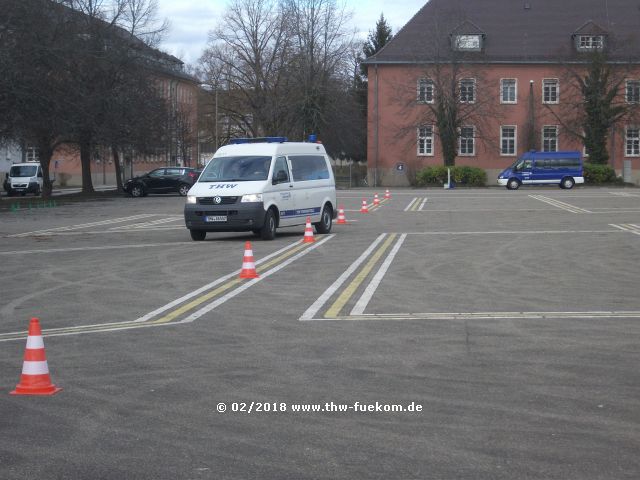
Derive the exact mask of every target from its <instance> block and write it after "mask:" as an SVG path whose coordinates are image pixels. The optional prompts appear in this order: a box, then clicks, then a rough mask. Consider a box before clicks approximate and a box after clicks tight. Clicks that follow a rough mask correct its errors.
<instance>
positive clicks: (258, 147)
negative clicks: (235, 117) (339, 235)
mask: <svg viewBox="0 0 640 480" xmlns="http://www.w3.org/2000/svg"><path fill="white" fill-rule="evenodd" d="M336 215H337V208H336V185H335V179H334V176H333V171H332V169H331V164H330V163H329V158H328V156H327V153H326V151H325V149H324V147H323V146H322V145H321V144H319V143H310V142H309V143H307V142H288V141H287V140H286V138H284V137H267V138H261V139H236V140H235V141H232V144H230V145H226V146H224V147H221V148H220V149H218V151H217V152H216V153H215V155H214V156H213V158H212V159H211V160H210V161H209V162H208V163H207V166H206V167H205V168H204V170H203V171H202V173H201V174H200V177H199V178H198V181H197V182H196V183H195V184H194V185H193V186H192V187H191V189H190V190H189V192H188V193H187V203H186V204H185V207H184V220H185V224H186V227H187V228H188V229H189V232H190V233H191V238H192V239H193V240H197V241H198V240H204V239H205V237H206V234H207V232H241V231H251V232H253V233H254V234H256V235H259V236H260V237H261V238H263V239H265V240H272V239H273V238H274V237H275V234H276V229H277V228H280V227H289V226H294V225H304V224H305V222H306V219H307V217H310V219H311V222H312V223H313V225H314V226H315V229H316V231H317V232H318V233H329V232H330V231H331V226H332V223H333V219H334V218H336Z"/></svg>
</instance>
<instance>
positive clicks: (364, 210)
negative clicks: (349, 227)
mask: <svg viewBox="0 0 640 480" xmlns="http://www.w3.org/2000/svg"><path fill="white" fill-rule="evenodd" d="M360 213H369V207H368V206H367V200H366V199H364V198H363V199H362V207H361V208H360Z"/></svg>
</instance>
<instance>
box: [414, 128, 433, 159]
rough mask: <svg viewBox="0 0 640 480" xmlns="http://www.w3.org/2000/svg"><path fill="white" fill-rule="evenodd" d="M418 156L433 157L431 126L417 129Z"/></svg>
mask: <svg viewBox="0 0 640 480" xmlns="http://www.w3.org/2000/svg"><path fill="white" fill-rule="evenodd" d="M418 155H433V126H432V125H426V126H424V127H420V128H418Z"/></svg>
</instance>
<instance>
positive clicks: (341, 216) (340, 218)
mask: <svg viewBox="0 0 640 480" xmlns="http://www.w3.org/2000/svg"><path fill="white" fill-rule="evenodd" d="M346 223H347V219H346V218H345V216H344V208H343V207H342V205H340V208H338V221H337V222H336V224H338V225H345V224H346Z"/></svg>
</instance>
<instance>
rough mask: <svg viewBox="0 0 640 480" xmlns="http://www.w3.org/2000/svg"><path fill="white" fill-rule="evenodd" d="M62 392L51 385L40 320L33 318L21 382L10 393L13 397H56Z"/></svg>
mask: <svg viewBox="0 0 640 480" xmlns="http://www.w3.org/2000/svg"><path fill="white" fill-rule="evenodd" d="M60 390H62V388H59V387H56V386H55V385H54V384H53V383H51V377H50V376H49V365H48V364H47V355H46V354H45V352H44V340H43V339H42V330H41V329H40V320H38V319H37V318H32V319H31V322H29V335H28V337H27V348H26V349H25V351H24V362H23V363H22V375H20V382H19V383H18V385H16V389H15V390H13V391H12V392H10V393H11V395H55V394H56V393H58V392H59V391H60Z"/></svg>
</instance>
